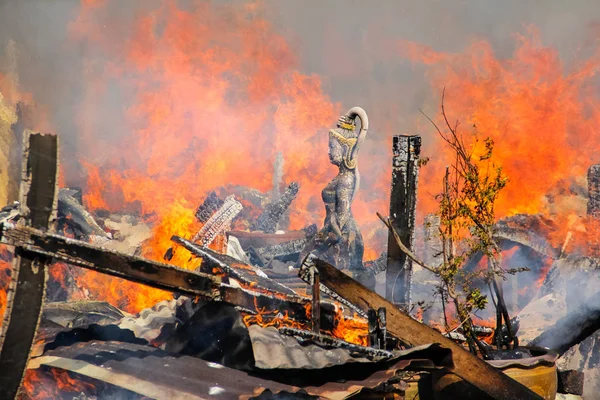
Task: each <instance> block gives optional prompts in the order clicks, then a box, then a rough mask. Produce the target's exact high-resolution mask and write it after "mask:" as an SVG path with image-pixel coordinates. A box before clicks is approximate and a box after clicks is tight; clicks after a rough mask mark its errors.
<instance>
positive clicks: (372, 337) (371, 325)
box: [367, 308, 379, 349]
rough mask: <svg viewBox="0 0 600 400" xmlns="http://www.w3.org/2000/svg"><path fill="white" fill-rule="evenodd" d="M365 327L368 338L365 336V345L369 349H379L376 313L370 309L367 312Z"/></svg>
mask: <svg viewBox="0 0 600 400" xmlns="http://www.w3.org/2000/svg"><path fill="white" fill-rule="evenodd" d="M367 324H368V325H367V326H368V330H369V336H367V343H368V345H369V347H373V348H376V349H378V348H379V340H378V337H377V336H378V335H377V331H378V328H379V324H378V323H377V311H375V310H374V309H372V308H369V309H368V310H367Z"/></svg>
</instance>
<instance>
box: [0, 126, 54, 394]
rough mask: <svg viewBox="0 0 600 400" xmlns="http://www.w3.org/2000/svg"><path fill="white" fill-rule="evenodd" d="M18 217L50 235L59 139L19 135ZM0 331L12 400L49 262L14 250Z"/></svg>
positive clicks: (0, 371)
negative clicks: (19, 182)
mask: <svg viewBox="0 0 600 400" xmlns="http://www.w3.org/2000/svg"><path fill="white" fill-rule="evenodd" d="M23 149H24V152H23V153H24V154H23V158H22V159H23V165H22V175H21V176H22V180H21V187H20V195H19V201H20V214H21V216H22V218H23V220H24V221H25V223H26V225H29V226H31V227H33V228H36V229H41V230H53V229H54V227H55V223H56V219H57V213H56V204H57V189H56V188H57V183H58V179H57V178H58V139H57V137H56V136H55V135H44V134H39V133H29V132H28V131H25V132H24V138H23ZM15 255H16V258H15V260H14V261H13V264H12V270H11V282H10V286H9V288H8V293H7V305H6V311H5V314H4V320H3V323H2V328H1V329H0V399H13V398H16V396H17V394H18V392H19V389H20V387H21V382H22V380H23V376H24V373H25V369H26V368H27V362H28V360H29V354H30V352H31V345H32V343H33V340H34V338H35V334H36V332H37V328H38V324H39V320H40V316H41V312H42V305H43V301H44V294H45V292H46V278H47V271H46V267H47V266H48V265H49V263H50V259H49V258H47V257H45V256H39V255H35V254H33V253H30V252H28V251H27V250H25V249H21V248H17V250H16V251H15Z"/></svg>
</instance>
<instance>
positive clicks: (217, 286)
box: [0, 224, 333, 325]
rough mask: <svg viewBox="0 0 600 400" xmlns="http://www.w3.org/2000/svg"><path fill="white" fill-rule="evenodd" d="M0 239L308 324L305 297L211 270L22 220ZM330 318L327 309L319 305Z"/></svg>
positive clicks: (0, 229) (1, 230)
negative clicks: (228, 279) (242, 284)
mask: <svg viewBox="0 0 600 400" xmlns="http://www.w3.org/2000/svg"><path fill="white" fill-rule="evenodd" d="M0 242H1V243H4V244H9V245H12V246H19V248H20V249H21V250H20V251H21V252H23V253H25V254H28V255H30V256H31V257H34V256H38V257H44V256H45V257H48V258H49V259H54V260H58V261H62V262H65V263H68V264H71V265H76V266H79V267H82V268H86V269H91V270H94V271H98V272H101V273H104V274H107V275H111V276H117V277H120V278H123V279H127V280H129V281H133V282H138V283H142V284H144V285H148V286H151V287H155V288H158V289H163V290H168V291H171V292H177V293H184V294H187V295H191V296H200V297H202V298H204V299H205V300H216V301H224V302H227V303H229V304H232V305H234V306H237V307H241V308H243V309H244V310H246V311H248V312H257V311H258V310H261V309H263V310H268V311H271V312H273V311H274V312H275V314H276V313H277V312H279V313H281V314H282V315H287V316H288V317H289V318H293V319H294V320H296V321H298V322H301V323H305V324H308V325H310V316H309V315H307V313H306V310H307V306H308V304H310V299H305V298H302V297H300V296H297V295H295V294H286V293H281V292H277V291H274V292H271V293H261V292H258V291H255V290H252V289H248V290H246V289H242V288H238V287H233V286H230V285H225V284H223V283H222V282H221V279H220V278H219V277H216V276H212V275H207V274H203V273H200V272H195V271H188V270H185V269H181V268H177V267H174V266H171V265H167V264H162V263H158V262H155V261H150V260H146V259H143V258H140V257H134V256H130V255H127V254H122V253H119V252H116V251H110V250H107V249H103V248H101V247H97V246H94V245H90V244H88V243H85V242H82V241H78V240H74V239H69V238H65V237H63V236H59V235H56V234H48V233H44V232H41V231H39V230H37V229H33V228H30V227H25V226H15V225H12V224H0ZM321 314H322V315H323V316H327V317H325V318H326V319H328V320H332V319H333V311H331V310H328V309H326V308H323V307H322V308H321Z"/></svg>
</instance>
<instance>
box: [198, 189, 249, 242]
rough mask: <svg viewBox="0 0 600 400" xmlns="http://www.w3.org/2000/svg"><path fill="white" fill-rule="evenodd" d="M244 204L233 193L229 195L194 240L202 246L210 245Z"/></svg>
mask: <svg viewBox="0 0 600 400" xmlns="http://www.w3.org/2000/svg"><path fill="white" fill-rule="evenodd" d="M242 208H243V207H242V204H241V203H240V202H239V201H237V200H236V199H235V197H234V196H233V195H231V196H228V197H227V198H226V199H225V202H224V203H223V205H222V206H221V208H219V209H218V210H217V212H215V213H214V214H213V215H212V216H211V217H210V218H209V219H208V221H206V223H205V224H204V225H203V226H202V228H200V230H199V231H198V233H196V235H195V236H194V237H193V238H192V242H198V243H200V245H201V246H204V247H206V246H208V245H210V244H211V243H212V242H213V240H215V238H216V237H217V236H218V235H219V234H220V233H223V232H225V230H226V229H227V228H228V227H229V224H231V221H232V220H233V219H234V218H235V216H236V215H238V214H239V213H240V211H242Z"/></svg>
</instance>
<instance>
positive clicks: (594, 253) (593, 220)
mask: <svg viewBox="0 0 600 400" xmlns="http://www.w3.org/2000/svg"><path fill="white" fill-rule="evenodd" d="M588 196H589V200H588V206H587V215H588V217H589V226H588V232H589V255H590V256H591V257H600V164H596V165H592V166H591V167H590V169H589V170H588Z"/></svg>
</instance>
